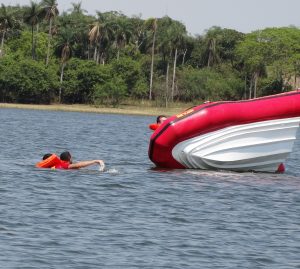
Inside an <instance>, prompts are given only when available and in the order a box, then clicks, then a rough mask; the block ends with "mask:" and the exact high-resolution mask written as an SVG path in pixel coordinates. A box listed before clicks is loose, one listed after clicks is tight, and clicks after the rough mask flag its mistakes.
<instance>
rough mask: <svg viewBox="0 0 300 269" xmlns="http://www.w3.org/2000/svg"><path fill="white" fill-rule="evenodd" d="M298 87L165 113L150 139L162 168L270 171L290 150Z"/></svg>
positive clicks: (299, 115)
mask: <svg viewBox="0 0 300 269" xmlns="http://www.w3.org/2000/svg"><path fill="white" fill-rule="evenodd" d="M299 123H300V91H299V90H295V91H291V92H286V93H282V94H277V95H271V96H266V97H262V98H255V99H250V100H243V101H226V102H212V103H205V104H202V105H199V106H196V107H193V108H190V109H188V110H186V111H184V112H182V113H180V114H178V115H174V116H172V117H170V118H168V119H167V120H166V121H165V122H164V123H163V124H162V125H161V126H160V127H159V128H158V129H156V130H155V132H154V133H153V134H152V136H151V138H150V145H149V152H148V154H149V158H150V160H151V161H152V162H154V163H155V164H156V166H158V167H162V168H174V169H180V168H195V169H221V170H233V171H241V172H242V171H262V172H276V171H278V168H279V167H281V169H282V163H284V162H285V160H286V158H287V157H288V155H289V154H290V153H291V152H292V149H293V144H294V141H295V139H296V134H297V130H298V128H299Z"/></svg>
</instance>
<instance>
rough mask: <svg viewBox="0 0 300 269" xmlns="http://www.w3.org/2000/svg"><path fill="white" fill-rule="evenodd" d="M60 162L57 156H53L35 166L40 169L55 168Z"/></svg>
mask: <svg viewBox="0 0 300 269" xmlns="http://www.w3.org/2000/svg"><path fill="white" fill-rule="evenodd" d="M60 162H61V160H60V159H59V158H58V157H57V156H56V155H55V154H52V155H51V156H50V157H49V158H47V159H46V160H42V161H40V162H38V163H37V164H36V165H35V166H36V167H38V168H55V167H56V166H57V165H59V164H60Z"/></svg>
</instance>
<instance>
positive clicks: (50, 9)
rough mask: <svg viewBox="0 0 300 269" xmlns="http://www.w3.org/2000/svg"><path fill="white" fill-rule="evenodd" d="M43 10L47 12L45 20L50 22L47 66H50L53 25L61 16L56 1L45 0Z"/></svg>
mask: <svg viewBox="0 0 300 269" xmlns="http://www.w3.org/2000/svg"><path fill="white" fill-rule="evenodd" d="M42 5H43V9H44V11H45V14H46V15H45V19H46V20H47V21H48V22H49V33H48V49H47V59H46V66H48V64H49V56H50V46H51V38H52V24H53V20H54V19H55V17H56V16H57V15H58V14H59V11H58V9H57V2H56V0H43V1H42Z"/></svg>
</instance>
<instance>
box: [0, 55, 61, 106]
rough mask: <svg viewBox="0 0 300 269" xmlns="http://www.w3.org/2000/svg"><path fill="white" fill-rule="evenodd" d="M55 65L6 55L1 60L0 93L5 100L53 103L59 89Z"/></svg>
mask: <svg viewBox="0 0 300 269" xmlns="http://www.w3.org/2000/svg"><path fill="white" fill-rule="evenodd" d="M58 80H59V78H58V76H57V75H56V72H55V68H54V67H53V66H49V67H48V68H46V67H45V65H44V64H43V63H39V62H36V61H33V60H28V59H22V60H18V61H16V60H14V59H12V58H10V57H5V58H4V59H3V60H1V62H0V94H1V100H2V101H4V102H18V103H36V104H49V103H51V102H52V101H53V100H54V98H55V96H56V95H57V91H58Z"/></svg>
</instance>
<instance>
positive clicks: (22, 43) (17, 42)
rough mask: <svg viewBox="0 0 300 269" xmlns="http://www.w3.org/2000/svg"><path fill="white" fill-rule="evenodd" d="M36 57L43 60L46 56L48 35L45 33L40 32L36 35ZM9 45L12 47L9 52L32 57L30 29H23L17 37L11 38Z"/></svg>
mask: <svg viewBox="0 0 300 269" xmlns="http://www.w3.org/2000/svg"><path fill="white" fill-rule="evenodd" d="M36 41H37V45H36V50H35V53H36V59H40V60H43V59H45V58H46V50H47V35H46V34H45V33H39V34H37V36H36ZM7 46H8V47H9V48H10V50H9V52H8V54H10V55H18V56H20V57H28V58H30V57H31V53H32V48H31V33H30V32H29V31H23V32H22V33H21V35H20V36H19V37H17V38H14V39H11V40H10V41H9V42H8V43H7Z"/></svg>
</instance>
